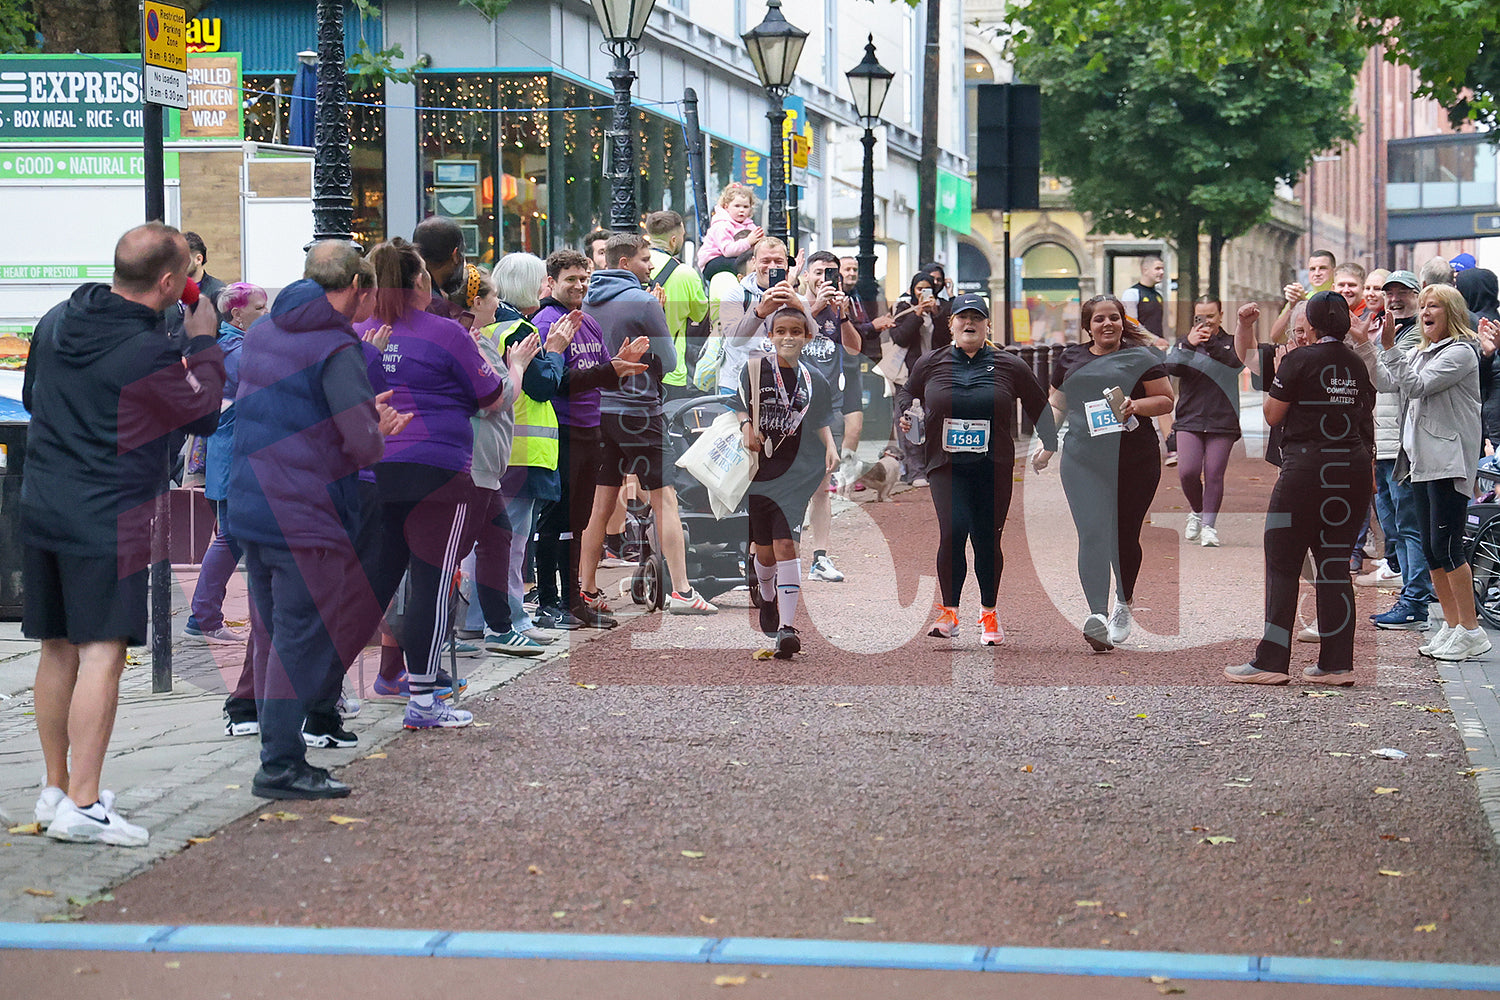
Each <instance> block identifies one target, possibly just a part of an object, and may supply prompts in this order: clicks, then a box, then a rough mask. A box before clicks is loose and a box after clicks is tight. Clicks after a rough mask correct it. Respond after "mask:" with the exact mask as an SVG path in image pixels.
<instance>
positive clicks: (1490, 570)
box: [1469, 517, 1500, 628]
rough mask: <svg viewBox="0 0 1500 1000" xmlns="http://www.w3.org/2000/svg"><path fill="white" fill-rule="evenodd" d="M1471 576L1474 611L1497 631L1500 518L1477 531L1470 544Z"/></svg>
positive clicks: (1498, 621)
mask: <svg viewBox="0 0 1500 1000" xmlns="http://www.w3.org/2000/svg"><path fill="white" fill-rule="evenodd" d="M1469 568H1470V569H1471V570H1472V571H1473V573H1474V608H1475V610H1476V611H1478V612H1479V616H1480V617H1481V618H1483V619H1484V621H1485V624H1487V625H1489V626H1490V627H1492V628H1500V517H1494V518H1491V519H1490V520H1489V522H1488V523H1486V524H1485V525H1484V526H1483V527H1481V528H1480V529H1479V534H1477V535H1475V536H1474V541H1473V542H1471V543H1470V545H1469Z"/></svg>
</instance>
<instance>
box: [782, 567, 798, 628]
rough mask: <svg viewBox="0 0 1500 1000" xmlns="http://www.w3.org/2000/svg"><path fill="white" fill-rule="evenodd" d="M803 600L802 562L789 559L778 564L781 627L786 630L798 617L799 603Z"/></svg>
mask: <svg viewBox="0 0 1500 1000" xmlns="http://www.w3.org/2000/svg"><path fill="white" fill-rule="evenodd" d="M801 598H802V560H800V559H787V560H785V561H783V562H779V563H777V564H776V607H777V610H779V611H780V612H781V627H782V628H786V627H788V626H790V625H791V624H792V619H794V618H796V617H797V602H798V601H799V600H801Z"/></svg>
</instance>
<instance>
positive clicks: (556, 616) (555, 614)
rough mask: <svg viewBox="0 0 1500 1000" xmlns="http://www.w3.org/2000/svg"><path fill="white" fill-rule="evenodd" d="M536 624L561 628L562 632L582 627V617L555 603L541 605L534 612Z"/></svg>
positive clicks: (539, 626) (541, 626)
mask: <svg viewBox="0 0 1500 1000" xmlns="http://www.w3.org/2000/svg"><path fill="white" fill-rule="evenodd" d="M536 624H537V627H538V628H553V629H562V630H563V631H564V632H572V631H573V630H574V629H580V628H583V620H582V619H580V618H579V617H578V616H577V615H575V614H573V613H572V612H571V611H566V610H564V609H563V608H562V607H561V606H559V605H556V604H548V605H543V606H542V607H541V608H539V609H538V610H537V614H536Z"/></svg>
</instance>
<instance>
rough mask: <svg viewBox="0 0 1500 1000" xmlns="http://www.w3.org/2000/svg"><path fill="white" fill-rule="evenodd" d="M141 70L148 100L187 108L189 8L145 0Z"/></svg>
mask: <svg viewBox="0 0 1500 1000" xmlns="http://www.w3.org/2000/svg"><path fill="white" fill-rule="evenodd" d="M141 69H142V76H143V83H144V85H145V90H146V100H147V101H148V102H149V103H151V104H160V105H162V106H163V107H168V108H181V109H184V110H186V108H187V106H188V85H187V78H188V74H187V11H185V10H184V9H183V8H181V7H174V6H172V5H171V4H165V3H157V2H156V0H145V3H144V4H143V5H142V7H141Z"/></svg>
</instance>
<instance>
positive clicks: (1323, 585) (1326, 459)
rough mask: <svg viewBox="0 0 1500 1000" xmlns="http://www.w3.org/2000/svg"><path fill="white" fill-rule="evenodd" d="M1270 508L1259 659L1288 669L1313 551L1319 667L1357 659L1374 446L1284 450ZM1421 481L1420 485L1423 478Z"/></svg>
mask: <svg viewBox="0 0 1500 1000" xmlns="http://www.w3.org/2000/svg"><path fill="white" fill-rule="evenodd" d="M1282 460H1283V465H1282V467H1281V477H1280V478H1279V479H1277V480H1276V488H1275V489H1274V490H1272V491H1271V503H1270V506H1269V507H1268V508H1267V510H1266V536H1265V537H1266V542H1265V545H1266V626H1265V632H1264V633H1263V638H1262V639H1261V641H1260V645H1258V646H1257V647H1256V648H1255V659H1254V661H1253V663H1254V664H1255V666H1256V667H1259V668H1260V669H1261V670H1271V671H1275V672H1276V673H1282V674H1284V673H1287V672H1288V670H1289V669H1290V664H1291V658H1292V648H1291V644H1292V626H1293V619H1294V618H1295V617H1296V614H1297V585H1298V580H1299V578H1300V576H1301V570H1302V565H1303V562H1304V561H1305V560H1306V558H1307V556H1308V554H1309V553H1311V555H1312V562H1313V567H1314V572H1315V576H1314V577H1313V590H1314V593H1315V595H1316V597H1317V602H1318V631H1319V632H1320V633H1321V634H1322V638H1321V639H1320V640H1319V642H1318V666H1320V667H1322V668H1323V669H1324V670H1350V669H1352V668H1353V666H1354V625H1355V621H1354V588H1353V587H1352V586H1351V585H1350V583H1349V550H1350V547H1351V546H1353V545H1354V538H1355V536H1356V535H1358V534H1359V526H1360V523H1361V522H1362V521H1363V520H1364V518H1365V514H1366V512H1367V511H1368V510H1369V509H1370V491H1371V486H1372V483H1371V481H1370V480H1371V476H1370V457H1369V453H1368V452H1366V453H1364V454H1362V455H1361V454H1358V453H1355V454H1350V453H1348V452H1341V453H1335V454H1328V455H1322V454H1320V453H1317V452H1311V453H1309V452H1303V453H1301V454H1297V455H1283V459H1282ZM1419 485H1420V484H1419Z"/></svg>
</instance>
